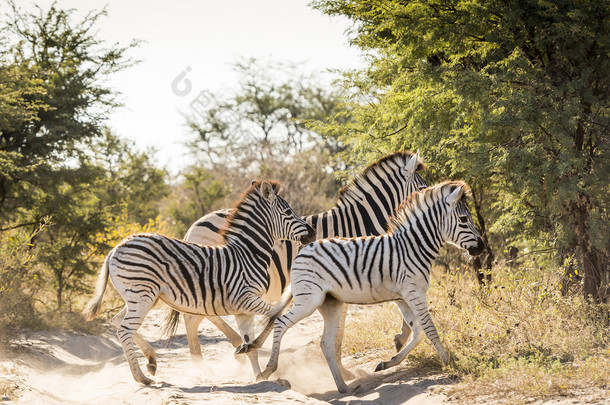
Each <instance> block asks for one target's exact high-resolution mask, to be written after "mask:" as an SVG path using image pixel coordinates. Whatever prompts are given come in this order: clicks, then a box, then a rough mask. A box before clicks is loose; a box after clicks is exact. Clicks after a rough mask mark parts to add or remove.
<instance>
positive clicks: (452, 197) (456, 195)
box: [445, 186, 464, 206]
mask: <svg viewBox="0 0 610 405" xmlns="http://www.w3.org/2000/svg"><path fill="white" fill-rule="evenodd" d="M463 193H464V189H463V187H461V186H457V187H456V188H455V189H453V191H452V192H451V194H449V195H448V196H447V198H445V202H446V203H447V204H449V205H451V206H453V205H455V204H456V203H457V202H458V201H459V200H460V198H462V194H463Z"/></svg>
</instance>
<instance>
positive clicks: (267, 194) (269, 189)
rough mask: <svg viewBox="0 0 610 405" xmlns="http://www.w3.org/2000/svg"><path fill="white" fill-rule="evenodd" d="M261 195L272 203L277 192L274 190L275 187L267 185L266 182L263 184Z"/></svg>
mask: <svg viewBox="0 0 610 405" xmlns="http://www.w3.org/2000/svg"><path fill="white" fill-rule="evenodd" d="M260 193H261V195H262V196H263V197H264V198H266V199H267V200H269V202H272V201H273V200H275V195H276V194H275V190H274V189H273V186H271V184H269V183H267V182H266V181H264V180H263V181H262V182H261V188H260Z"/></svg>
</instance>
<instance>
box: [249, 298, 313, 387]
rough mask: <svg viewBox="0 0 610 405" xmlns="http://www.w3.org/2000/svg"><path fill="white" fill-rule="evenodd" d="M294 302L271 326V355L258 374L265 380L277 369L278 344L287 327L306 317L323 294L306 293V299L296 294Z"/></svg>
mask: <svg viewBox="0 0 610 405" xmlns="http://www.w3.org/2000/svg"><path fill="white" fill-rule="evenodd" d="M294 297H295V300H294V304H293V306H292V309H291V310H290V312H288V313H286V314H284V315H282V316H280V317H279V318H277V319H276V320H275V322H274V328H273V346H272V348H271V356H270V357H269V363H267V367H266V368H265V370H264V371H263V373H262V374H261V376H260V379H263V380H266V379H268V378H269V376H270V375H271V374H273V372H274V371H275V370H277V364H278V358H279V355H280V344H281V343H282V337H283V336H284V333H286V330H288V328H290V327H292V326H294V325H295V324H296V323H298V322H299V321H300V320H301V319H303V318H306V317H308V316H309V315H311V314H313V312H314V311H315V310H316V309H317V308H318V307H319V306H320V305H322V304H323V303H324V299H325V296H324V294H322V291H320V294H316V293H313V294H311V295H307V296H306V297H307V298H306V299H303V298H302V297H303V296H299V295H298V294H296V295H295V296H294Z"/></svg>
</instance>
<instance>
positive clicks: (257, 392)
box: [0, 310, 447, 405]
mask: <svg viewBox="0 0 610 405" xmlns="http://www.w3.org/2000/svg"><path fill="white" fill-rule="evenodd" d="M162 317H163V311H162V310H153V311H151V313H150V314H149V316H148V317H147V319H146V321H145V323H144V325H143V326H142V328H141V329H140V332H141V334H142V335H143V336H144V338H145V339H147V340H148V341H149V342H151V344H152V345H153V347H155V349H156V351H157V358H158V369H157V375H156V376H154V380H155V384H154V385H151V386H143V385H141V384H139V383H136V382H135V381H134V380H133V378H132V377H131V373H130V371H129V367H128V366H127V363H126V361H125V356H124V355H123V351H122V349H121V347H120V345H119V344H118V341H117V339H116V337H115V335H114V333H113V332H111V331H110V330H109V331H108V332H107V333H105V334H103V335H101V336H92V335H85V334H74V333H64V332H48V333H41V332H36V333H32V334H30V335H29V336H24V339H23V340H22V342H21V343H22V345H23V346H24V347H25V348H26V349H25V350H21V352H20V354H18V355H17V356H15V355H14V354H12V355H10V356H9V355H7V354H6V353H5V354H4V355H1V354H0V370H1V371H0V373H2V374H0V384H3V385H4V386H7V385H12V386H13V387H18V388H17V389H16V390H15V391H14V392H15V393H17V394H18V399H17V400H16V401H14V402H16V403H23V404H138V405H157V404H159V405H160V404H199V403H214V404H225V403H226V404H235V403H269V404H271V403H273V404H282V403H285V404H289V403H290V404H294V403H304V404H320V403H332V404H348V403H350V404H358V403H362V404H388V405H390V404H391V405H398V404H423V405H437V404H442V403H444V402H445V397H444V396H443V395H442V394H440V393H432V391H434V390H436V389H438V388H439V387H442V386H443V384H446V383H447V381H446V380H444V379H443V378H441V377H438V378H419V377H417V375H416V374H417V373H416V370H412V369H410V368H409V367H408V364H407V365H404V366H400V367H399V368H397V369H394V370H386V371H384V372H382V373H381V374H379V373H376V374H373V373H372V372H371V371H372V370H373V369H374V366H375V363H374V362H372V363H370V364H366V363H365V364H361V365H360V366H358V367H353V366H351V365H350V359H346V365H347V366H348V368H349V369H350V370H351V371H352V372H353V373H354V374H355V375H357V376H358V378H357V379H356V381H357V383H359V384H361V385H362V389H361V391H359V393H358V394H357V395H348V396H345V395H342V394H339V393H338V392H337V391H336V388H335V385H334V382H333V379H332V376H331V374H330V371H329V370H328V367H327V365H326V362H325V361H324V358H323V356H322V353H321V350H320V348H319V345H318V342H319V339H320V335H321V331H322V319H321V317H320V316H319V315H318V314H317V313H316V314H314V315H312V316H311V317H310V318H308V319H306V320H304V321H302V322H301V323H300V324H298V325H296V326H295V327H293V328H292V329H290V330H289V331H288V332H287V334H286V336H285V338H284V341H283V342H282V355H281V356H280V366H279V369H278V372H277V373H275V374H274V375H273V378H275V379H277V378H282V379H285V380H287V381H289V382H290V384H291V389H288V388H286V387H285V386H282V385H279V384H276V383H273V382H260V383H256V382H254V376H253V375H252V371H251V369H250V365H249V363H248V362H247V360H246V359H245V357H243V356H238V358H236V357H235V356H234V355H233V351H234V350H233V347H232V346H231V345H230V344H229V342H228V341H227V340H226V339H225V338H224V336H223V335H221V334H220V332H218V330H217V329H216V328H215V327H214V326H212V325H211V324H210V323H209V322H208V321H204V322H203V323H202V325H201V327H200V342H201V343H202V350H203V358H204V364H203V365H202V366H195V365H194V364H193V363H192V362H191V360H190V356H189V353H188V347H187V342H186V335H185V332H184V329H183V328H181V329H179V331H178V336H176V337H175V338H174V339H173V340H172V342H171V344H170V346H169V347H166V344H165V341H164V340H160V339H159V325H160V323H161V320H162ZM269 340H271V339H269ZM269 345H270V343H269V342H267V347H268V346H269ZM268 352H269V350H268V348H263V349H262V350H261V365H262V366H264V365H265V364H266V360H267V355H268ZM242 357H243V358H242ZM140 361H141V364H142V365H143V364H144V359H143V358H141V360H140ZM143 369H144V370H145V368H144V367H143ZM414 374H415V375H414ZM3 399H4V400H5V401H6V400H7V399H8V398H3ZM10 402H13V401H10Z"/></svg>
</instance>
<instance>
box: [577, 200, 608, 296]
mask: <svg viewBox="0 0 610 405" xmlns="http://www.w3.org/2000/svg"><path fill="white" fill-rule="evenodd" d="M585 201H586V199H585V198H584V197H583V198H582V200H581V203H580V204H574V205H573V207H574V210H575V211H576V215H575V219H576V224H575V225H576V236H577V238H578V242H577V243H578V250H579V253H580V264H581V268H582V273H583V274H582V275H583V279H584V280H583V281H584V285H583V293H584V295H585V298H588V297H591V298H592V299H593V300H594V301H596V302H604V301H607V300H608V298H609V296H608V295H609V294H608V293H609V291H608V281H609V277H608V273H609V271H610V269H609V267H610V261H609V260H608V259H609V258H608V253H609V251H610V247H608V248H606V250H605V251H604V250H602V251H600V250H599V249H597V248H596V247H595V246H593V244H592V243H591V240H590V237H589V232H588V231H589V211H588V209H587V206H586V205H585ZM609 244H610V242H609Z"/></svg>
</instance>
